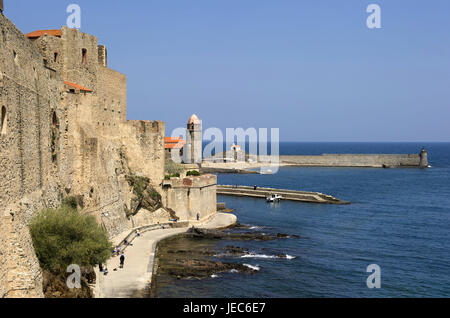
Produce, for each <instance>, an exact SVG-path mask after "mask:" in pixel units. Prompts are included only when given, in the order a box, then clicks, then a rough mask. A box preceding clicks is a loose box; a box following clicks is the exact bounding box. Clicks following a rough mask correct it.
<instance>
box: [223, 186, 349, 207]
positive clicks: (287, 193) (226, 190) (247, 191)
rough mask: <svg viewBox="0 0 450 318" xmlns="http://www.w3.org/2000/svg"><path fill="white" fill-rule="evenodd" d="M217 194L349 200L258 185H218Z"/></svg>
mask: <svg viewBox="0 0 450 318" xmlns="http://www.w3.org/2000/svg"><path fill="white" fill-rule="evenodd" d="M217 194H218V195H231V196H240V197H251V198H264V199H265V198H267V197H268V196H270V195H272V194H279V195H281V196H282V197H283V200H289V201H297V202H308V203H323V204H350V202H347V201H343V200H340V199H338V198H335V197H333V196H331V195H326V194H323V193H320V192H305V191H295V190H282V189H272V188H260V187H257V188H256V190H255V189H254V187H247V186H230V185H218V186H217Z"/></svg>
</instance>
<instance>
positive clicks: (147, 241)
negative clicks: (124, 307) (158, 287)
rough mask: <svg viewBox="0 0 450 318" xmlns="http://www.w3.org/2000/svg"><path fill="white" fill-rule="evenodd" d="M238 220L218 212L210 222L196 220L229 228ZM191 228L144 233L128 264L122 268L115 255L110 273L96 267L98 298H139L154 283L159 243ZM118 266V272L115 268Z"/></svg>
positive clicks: (206, 225) (127, 256) (131, 248)
mask: <svg viewBox="0 0 450 318" xmlns="http://www.w3.org/2000/svg"><path fill="white" fill-rule="evenodd" d="M236 222H237V218H236V216H235V215H233V214H228V213H217V214H216V215H215V216H214V217H212V218H210V219H209V220H207V221H206V223H204V224H202V223H192V226H196V227H200V228H208V229H212V228H226V227H229V226H231V225H233V224H235V223H236ZM188 229H189V227H185V228H179V229H166V230H163V229H161V230H154V231H150V232H146V233H144V234H143V235H142V236H141V237H139V238H137V239H135V240H134V241H133V246H129V247H128V248H127V249H126V251H125V266H124V268H123V269H120V268H119V262H120V261H119V257H117V256H116V257H113V258H111V259H110V260H109V261H108V263H107V268H108V271H109V273H108V275H107V276H105V275H103V273H100V272H99V271H98V268H96V269H95V271H96V274H97V282H96V286H95V295H96V297H97V298H129V297H139V296H140V294H139V293H140V292H142V291H143V290H145V288H146V287H147V286H148V285H149V284H150V283H151V278H152V272H153V264H154V258H155V251H156V246H157V244H158V242H159V241H161V240H163V239H166V238H169V237H171V236H174V235H178V234H182V233H185V232H186V231H187V230H188ZM114 269H116V271H114Z"/></svg>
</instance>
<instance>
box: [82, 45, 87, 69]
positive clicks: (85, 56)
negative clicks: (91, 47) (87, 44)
mask: <svg viewBox="0 0 450 318" xmlns="http://www.w3.org/2000/svg"><path fill="white" fill-rule="evenodd" d="M81 56H82V58H81V64H83V65H86V64H87V50H86V49H82V50H81Z"/></svg>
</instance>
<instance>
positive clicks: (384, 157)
mask: <svg viewBox="0 0 450 318" xmlns="http://www.w3.org/2000/svg"><path fill="white" fill-rule="evenodd" d="M280 163H281V164H282V165H285V166H286V165H287V166H299V167H308V166H309V167H361V168H365V167H367V168H369V167H370V168H399V167H417V168H427V167H428V153H427V151H426V150H425V149H422V151H421V152H420V153H419V154H323V155H321V156H280Z"/></svg>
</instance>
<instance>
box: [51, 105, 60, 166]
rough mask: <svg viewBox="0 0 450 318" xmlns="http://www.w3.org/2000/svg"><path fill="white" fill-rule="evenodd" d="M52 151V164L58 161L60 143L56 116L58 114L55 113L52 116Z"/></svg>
mask: <svg viewBox="0 0 450 318" xmlns="http://www.w3.org/2000/svg"><path fill="white" fill-rule="evenodd" d="M51 137H52V140H51V150H52V162H56V161H57V159H58V151H57V150H58V143H59V121H58V117H57V116H56V112H53V116H52V132H51Z"/></svg>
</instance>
